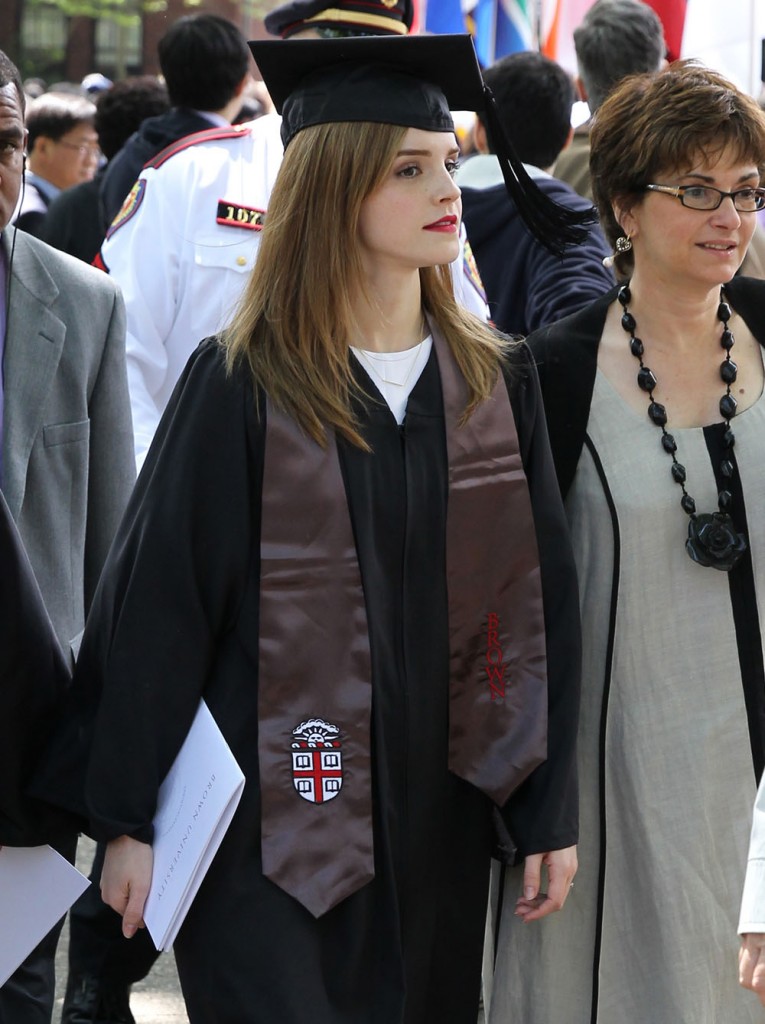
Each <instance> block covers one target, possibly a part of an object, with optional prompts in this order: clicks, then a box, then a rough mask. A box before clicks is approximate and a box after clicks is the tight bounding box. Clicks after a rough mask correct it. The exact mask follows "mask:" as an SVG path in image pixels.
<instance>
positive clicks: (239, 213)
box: [215, 199, 266, 231]
mask: <svg viewBox="0 0 765 1024" xmlns="http://www.w3.org/2000/svg"><path fill="white" fill-rule="evenodd" d="M265 216H266V211H265V210H258V209H257V208H256V207H255V206H242V205H241V204H239V203H229V202H228V201H227V200H225V199H219V200H218V214H217V216H216V218H215V220H216V222H217V223H218V224H223V225H224V226H225V227H227V228H247V229H248V230H249V231H262V230H263V221H264V219H265Z"/></svg>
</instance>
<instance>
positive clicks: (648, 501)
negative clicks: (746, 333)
mask: <svg viewBox="0 0 765 1024" xmlns="http://www.w3.org/2000/svg"><path fill="white" fill-rule="evenodd" d="M670 415H671V409H670ZM668 429H669V430H670V431H671V432H672V433H673V434H674V435H675V437H676V440H677V443H678V459H679V461H680V462H682V463H684V464H685V466H686V468H687V470H688V484H687V488H688V491H689V493H690V494H692V495H693V496H694V498H695V499H696V502H697V508H698V509H699V511H709V512H712V511H715V510H716V508H717V488H716V485H715V479H714V473H713V465H714V464H717V463H716V461H714V460H716V459H717V456H715V457H714V460H713V457H712V456H711V455H710V450H712V448H713V438H714V435H715V432H719V430H720V429H721V426H720V425H719V424H717V425H715V426H713V427H708V428H690V429H683V430H672V426H671V422H670V424H669V425H668ZM734 431H735V435H736V446H735V454H736V459H737V462H738V468H739V473H740V479H741V485H742V488H743V494H744V496H745V506H746V517H747V527H748V533H749V542H750V547H751V550H752V568H751V574H753V577H754V579H753V588H754V592H756V593H759V594H765V395H763V396H761V397H760V398H759V400H758V401H757V402H756V403H755V404H754V405H753V406H751V407H750V408H749V409H747V410H746V411H744V412H743V413H741V414H739V415H738V416H737V417H736V418H735V420H734ZM718 439H719V433H718ZM680 496H681V491H680V488H679V486H678V485H677V484H676V483H674V482H673V480H672V478H671V476H670V458H669V456H668V455H666V454H665V453H664V451H663V450H662V448H661V444H660V432H659V430H658V428H656V427H655V426H653V425H652V424H651V423H650V421H649V420H648V417H647V416H645V415H641V414H640V413H637V412H635V411H633V410H632V409H630V408H629V407H628V406H626V405H625V403H624V402H623V401H622V399H621V398H620V397H619V395H618V394H617V393H616V391H615V390H614V389H613V387H612V386H611V384H610V383H609V382H608V380H607V379H606V378H605V377H604V376H603V375H602V374H601V373H600V371H598V374H597V378H596V381H595V389H594V394H593V401H592V407H591V412H590V419H589V422H588V425H587V438H586V441H585V447H584V449H583V451H582V456H581V459H580V462H579V466H578V469H577V473H576V477H575V480H574V484H573V486H572V489H571V491H570V493H569V495H568V499H567V513H568V516H569V521H570V523H571V527H572V534H573V541H574V551H575V555H576V559H577V566H578V570H579V574H580V593H581V604H582V620H583V635H584V666H583V674H582V719H581V727H580V748H579V772H580V780H579V781H580V794H581V827H580V846H579V862H580V869H579V873H578V875H577V877H576V882H575V886H574V888H573V889H572V891H571V894H570V897H569V900H568V902H567V904H566V907H565V908H564V910H563V912H562V913H560V914H555V915H553V916H552V917H550V918H547V919H545V920H544V921H542V922H539V923H534V924H531V925H525V926H524V925H522V924H520V922H519V920H518V919H517V918H515V917H514V916H513V914H512V910H513V905H514V902H515V899H516V897H517V895H518V891H519V888H520V884H521V877H522V876H521V872H520V869H513V870H510V871H508V872H507V873H506V876H505V878H504V903H503V908H502V909H503V911H504V912H503V913H502V916H501V921H500V927H499V942H498V950H497V958H496V972H495V977H494V985H493V991H492V994H491V1013H490V1018H489V1019H490V1022H491V1024H749V1022H758V1021H759V1022H762V1021H765V1010H763V1009H762V1007H761V1006H760V1004H759V1002H758V1001H757V999H756V998H755V997H754V996H753V995H752V994H751V993H749V992H746V991H744V990H743V989H741V988H740V987H739V986H738V973H737V964H738V961H737V950H738V944H739V943H738V938H737V935H736V926H737V920H738V909H739V903H740V899H741V891H742V885H743V878H744V868H745V865H746V854H747V847H748V840H749V829H750V824H751V816H752V806H753V801H754V796H755V788H756V787H755V774H754V769H753V755H752V748H751V744H750V731H749V727H748V724H747V712H746V706H745V698H744V683H743V679H742V673H743V674H746V673H745V672H744V670H743V668H742V666H744V665H746V661H747V651H748V650H751V649H752V646H753V645H760V647H761V645H762V639H761V638H762V636H763V635H764V634H763V621H762V617H763V613H765V608H763V607H759V608H755V607H752V606H753V605H755V604H756V601H749V602H748V610H749V618H748V622H749V627H748V628H747V629H746V630H744V629H743V627H742V624H741V621H742V620H741V616H740V615H738V616H737V620H736V622H734V611H733V601H734V597H733V584H732V583H731V581H730V579H729V576H728V574H727V573H724V572H719V571H716V570H714V569H705V568H702V567H700V566H698V565H695V564H694V563H693V562H692V561H691V559H690V558H689V557H688V555H687V553H686V551H685V545H684V541H685V537H686V534H687V517H686V515H685V513H684V512H683V511H682V509H681V508H680V505H679V499H680ZM751 582H752V581H751V577H750V586H751ZM758 654H759V652H758Z"/></svg>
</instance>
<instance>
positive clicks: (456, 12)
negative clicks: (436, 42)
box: [412, 0, 467, 35]
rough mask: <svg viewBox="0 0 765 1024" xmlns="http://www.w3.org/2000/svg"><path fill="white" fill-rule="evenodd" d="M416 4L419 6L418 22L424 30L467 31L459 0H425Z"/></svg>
mask: <svg viewBox="0 0 765 1024" xmlns="http://www.w3.org/2000/svg"><path fill="white" fill-rule="evenodd" d="M418 6H419V7H420V11H419V15H420V16H419V23H420V26H421V27H422V28H423V29H424V30H425V31H426V32H434V33H436V34H437V35H449V34H450V33H455V32H456V33H461V32H466V31H467V26H466V25H465V15H464V14H463V13H462V2H461V0H430V2H428V0H425V2H424V4H423V3H422V2H421V3H420V4H419V5H418ZM423 6H424V8H425V17H424V18H423V16H422V7H423ZM412 27H414V26H412Z"/></svg>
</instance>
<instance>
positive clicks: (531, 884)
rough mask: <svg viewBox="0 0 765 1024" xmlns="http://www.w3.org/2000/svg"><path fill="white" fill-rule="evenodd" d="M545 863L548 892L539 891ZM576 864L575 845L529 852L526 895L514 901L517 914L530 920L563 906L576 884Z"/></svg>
mask: <svg viewBox="0 0 765 1024" xmlns="http://www.w3.org/2000/svg"><path fill="white" fill-rule="evenodd" d="M543 864H544V865H545V866H546V867H547V883H548V884H547V892H540V889H541V885H542V865H543ZM577 866H578V865H577V859H576V847H575V846H568V847H566V849H565V850H552V851H551V852H550V853H531V854H529V856H528V857H527V858H526V862H525V866H524V869H523V895H522V896H519V897H518V901H517V903H516V904H515V914H516V916H517V917H521V918H523V921H524V923H528V922H529V921H538V920H539V918H540V917H547V915H548V914H552V913H553V911H555V910H560V909H561V908H562V906H563V904H564V903H565V902H566V899H567V897H568V893H569V889H570V888H571V886H572V885H573V882H572V879H573V877H574V875H575V874H576V869H577Z"/></svg>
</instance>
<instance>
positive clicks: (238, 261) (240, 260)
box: [236, 256, 247, 267]
mask: <svg viewBox="0 0 765 1024" xmlns="http://www.w3.org/2000/svg"><path fill="white" fill-rule="evenodd" d="M246 262H247V257H246V256H237V258H236V265H237V266H238V267H243V266H244V265H245V263H246Z"/></svg>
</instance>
